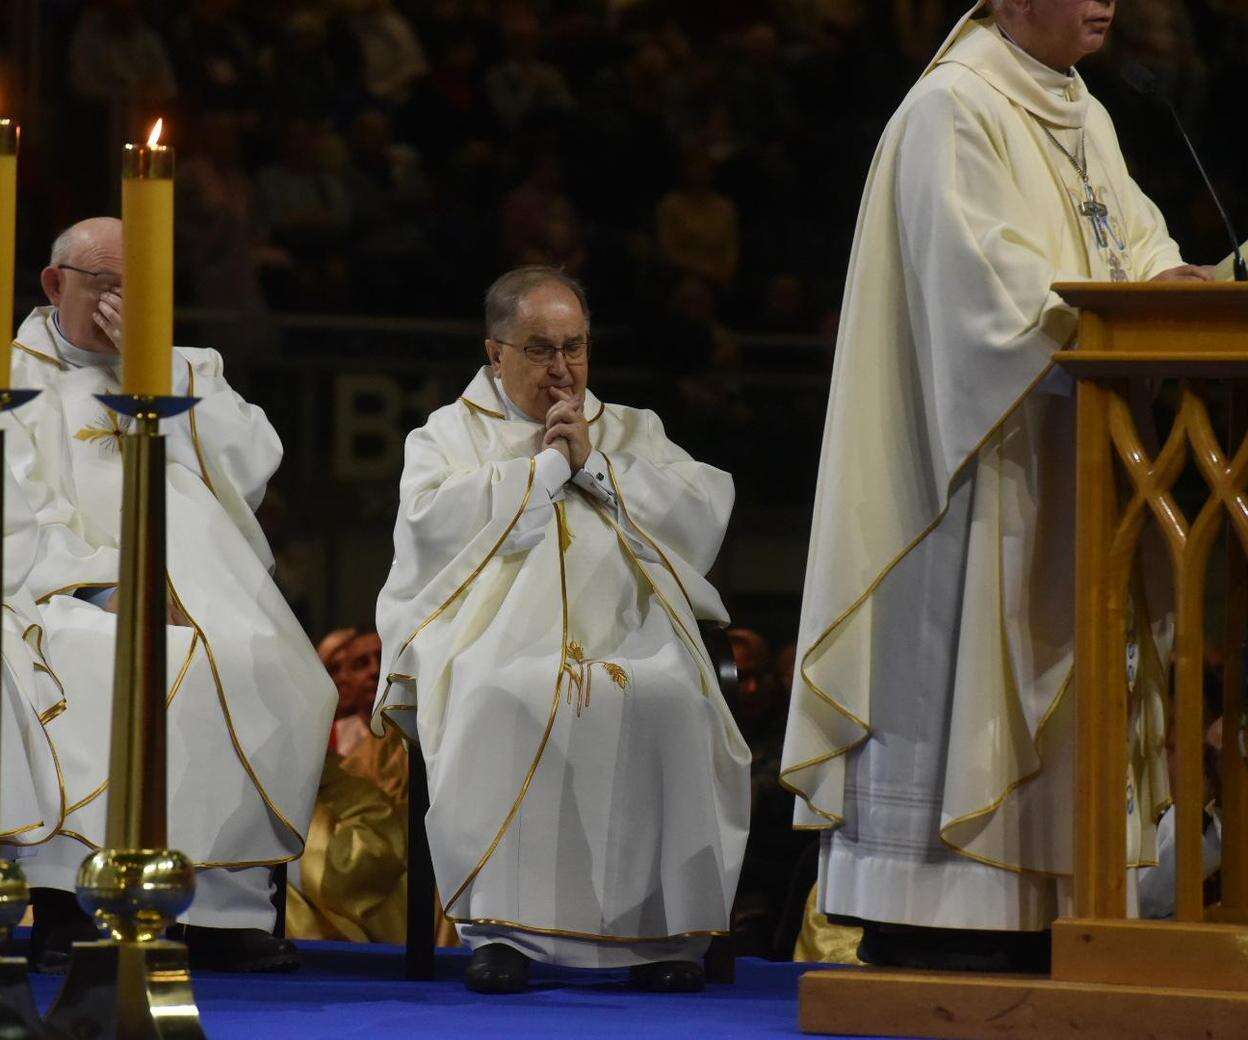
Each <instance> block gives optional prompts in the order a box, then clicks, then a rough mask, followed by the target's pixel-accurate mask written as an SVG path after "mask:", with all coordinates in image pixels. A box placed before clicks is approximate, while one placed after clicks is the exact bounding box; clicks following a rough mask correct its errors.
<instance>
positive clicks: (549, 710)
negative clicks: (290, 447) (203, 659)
mask: <svg viewBox="0 0 1248 1040" xmlns="http://www.w3.org/2000/svg"><path fill="white" fill-rule="evenodd" d="M485 311H486V315H485V324H486V335H487V337H488V338H487V339H486V341H485V351H486V357H487V359H488V362H489V363H488V364H487V365H485V366H484V367H482V369H481V370H480V371H479V372H478V373H477V374H476V376H475V377H474V378H473V379H472V382H471V383H469V385H468V387H467V389H465V390H464V392H463V395H462V396H461V397H460V398H459V400H457V401H456V402H455V403H454V404H451V405H448V406H446V407H444V408H440V409H438V410H437V411H436V412H434V413H433V414H432V415H431V416H430V417H429V421H428V422H427V423H426V424H425V425H424V426H423V427H421V428H420V429H418V430H414V431H413V432H412V433H411V434H410V435H409V437H408V440H407V455H406V463H405V466H404V470H403V478H402V482H401V484H400V488H399V513H398V520H397V522H396V524H395V534H394V540H395V559H394V563H393V565H392V567H391V571H390V575H389V578H388V579H387V581H386V584H385V588H384V589H383V590H382V592H381V596H380V599H379V600H378V604H377V627H378V630H379V631H380V633H381V636H382V643H383V658H382V660H383V664H384V668H383V672H382V680H381V685H380V689H379V691H378V698H377V703H376V707H375V714H374V720H373V722H374V726H375V727H376V728H377V729H378V730H381V729H382V728H383V726H384V724H385V723H389V724H392V725H395V726H398V727H399V728H400V729H401V730H402V731H403V733H404V734H405V735H406V736H407V737H408V738H409V739H410V740H413V741H418V742H419V745H420V748H421V750H422V751H423V753H424V756H425V763H426V766H427V769H428V778H429V797H430V809H429V813H428V816H427V817H426V827H427V829H428V835H429V845H430V848H431V850H432V853H433V864H434V871H435V873H436V875H437V882H438V889H439V891H440V892H441V893H442V896H443V899H444V901H445V909H446V914H447V917H448V918H449V919H450V920H451V921H453V922H454V923H455V924H456V925H457V926H458V928H459V934H460V937H461V939H463V941H464V942H465V943H466V944H467V945H468V946H470V947H471V948H472V950H473V955H472V961H471V964H470V965H469V968H468V974H467V983H468V986H469V988H471V989H474V990H477V991H479V992H513V991H515V990H518V989H520V988H522V987H523V986H524V985H525V983H526V979H527V974H528V967H529V962H530V960H538V961H542V962H546V963H553V964H561V965H570V966H575V967H588V968H618V967H625V966H627V967H628V968H629V969H630V975H631V977H632V980H633V982H634V984H635V985H637V986H640V987H642V988H645V989H651V990H666V991H686V990H696V989H700V988H701V987H702V984H703V974H702V967H701V964H700V958H701V957H702V955H703V953H704V951H705V950H706V948H707V946H708V944H709V942H710V937H711V936H712V935H715V934H718V933H721V932H724V931H726V930H727V928H728V923H729V921H728V915H729V911H730V909H731V907H732V901H733V893H734V891H735V890H736V886H737V877H738V874H739V872H740V868H741V857H742V852H743V850H744V847H745V838H746V832H747V829H748V821H749V783H750V769H749V767H750V752H749V749H748V748H747V747H746V745H745V742H744V741H743V740H742V738H741V735H740V733H739V732H738V730H737V728H736V725H735V724H734V722H733V720H732V716H731V715H730V713H729V711H728V707H727V705H726V704H725V703H724V700H723V698H722V697H721V696H720V693H719V688H718V685H717V680H716V674H715V670H714V669H713V667H712V664H711V661H710V660H709V658H708V656H707V651H706V648H705V647H704V646H703V644H702V641H701V638H700V636H699V633H698V620H699V619H703V618H705V619H710V620H713V621H716V622H719V623H723V622H725V621H726V616H725V612H724V606H723V603H722V602H721V601H720V598H719V595H718V593H717V592H716V591H715V589H714V588H713V587H712V586H711V584H710V583H709V582H708V581H707V580H706V578H705V577H704V575H705V574H706V573H707V571H708V570H709V568H710V567H711V564H712V563H713V562H714V560H715V557H716V554H717V553H718V551H719V546H720V541H721V539H722V538H723V534H724V527H725V525H726V524H727V522H728V515H729V512H730V511H731V508H732V501H733V486H732V479H731V477H730V476H729V475H728V474H726V473H723V472H721V471H719V470H717V469H714V468H712V467H710V466H707V465H704V464H702V463H699V462H696V461H694V460H693V459H691V458H690V457H689V456H688V455H687V454H686V453H685V452H684V451H682V450H681V449H680V448H678V447H677V446H676V445H675V444H673V443H672V442H671V441H670V440H668V439H667V437H666V436H665V434H664V432H663V424H662V423H661V422H660V421H659V418H658V416H657V415H655V414H654V413H653V412H651V411H648V410H646V409H639V408H627V407H624V406H622V405H616V404H607V403H605V402H603V401H601V400H599V399H598V398H597V397H595V396H594V394H593V393H591V392H590V391H589V390H588V388H587V383H588V381H589V355H590V341H589V309H588V307H587V305H586V300H585V293H584V291H583V290H582V288H581V287H580V285H578V284H577V283H576V282H575V281H573V280H572V279H571V278H569V277H567V276H566V275H564V274H563V273H562V272H560V271H557V270H553V269H551V268H546V267H524V268H519V269H517V270H514V271H511V272H509V273H507V274H505V275H503V276H502V277H501V278H499V279H498V281H496V282H495V283H494V285H493V286H491V287H490V290H489V292H488V294H487V296H486V301H485Z"/></svg>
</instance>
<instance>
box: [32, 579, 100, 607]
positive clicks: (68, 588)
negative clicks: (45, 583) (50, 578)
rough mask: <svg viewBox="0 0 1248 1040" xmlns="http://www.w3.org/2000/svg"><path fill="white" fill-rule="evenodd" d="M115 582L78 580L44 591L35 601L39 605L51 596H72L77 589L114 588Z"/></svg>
mask: <svg viewBox="0 0 1248 1040" xmlns="http://www.w3.org/2000/svg"><path fill="white" fill-rule="evenodd" d="M116 587H117V583H116V582H115V581H80V582H76V583H75V584H73V585H65V586H62V587H61V588H59V589H53V590H52V591H51V592H45V593H44V594H43V595H42V596H40V597H39V598H38V599H37V600H35V603H36V604H38V605H39V606H42V605H43V604H45V603H47V602H48V601H49V600H50V599H51V598H52V597H53V596H72V595H73V594H74V593H75V592H77V591H78V590H79V589H115V588H116Z"/></svg>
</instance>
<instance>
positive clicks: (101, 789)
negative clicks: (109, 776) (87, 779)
mask: <svg viewBox="0 0 1248 1040" xmlns="http://www.w3.org/2000/svg"><path fill="white" fill-rule="evenodd" d="M107 790H108V781H107V780H104V781H103V782H102V783H101V784H100V786H99V787H97V788H96V789H95V790H94V791H92V792H91V793H90V794H89V795H87V796H86V797H85V798H81V799H79V800H78V801H76V802H74V804H73V805H71V806H70V807H69V808H68V809H66V810H65V815H66V816H67V817H69V816H73V815H74V813H76V812H77V811H78V810H79V809H81V808H82V807H83V806H86V805H90V804H91V803H92V802H94V801H95V800H96V799H97V798H99V797H100V795H102V794H103V793H104V792H105V791H107Z"/></svg>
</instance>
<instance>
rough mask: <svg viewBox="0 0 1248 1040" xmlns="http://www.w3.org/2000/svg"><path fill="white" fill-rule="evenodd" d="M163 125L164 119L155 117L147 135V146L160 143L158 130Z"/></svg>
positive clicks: (153, 146)
mask: <svg viewBox="0 0 1248 1040" xmlns="http://www.w3.org/2000/svg"><path fill="white" fill-rule="evenodd" d="M164 125H165V121H164V120H163V119H157V120H156V122H155V124H153V126H152V132H151V133H150V134H148V135H147V147H148V148H155V147H156V145H157V144H159V143H160V131H161V130H162V129H163V128H164Z"/></svg>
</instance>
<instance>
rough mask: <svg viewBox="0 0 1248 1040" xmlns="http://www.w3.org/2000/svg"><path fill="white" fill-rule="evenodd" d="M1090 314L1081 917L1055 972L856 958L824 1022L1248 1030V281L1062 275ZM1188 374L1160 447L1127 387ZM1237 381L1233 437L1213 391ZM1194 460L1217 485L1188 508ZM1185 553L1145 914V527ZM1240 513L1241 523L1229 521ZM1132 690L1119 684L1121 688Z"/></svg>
mask: <svg viewBox="0 0 1248 1040" xmlns="http://www.w3.org/2000/svg"><path fill="white" fill-rule="evenodd" d="M1054 288H1055V289H1056V291H1057V292H1058V293H1060V294H1061V296H1062V297H1063V298H1064V299H1065V300H1066V301H1067V302H1068V303H1070V304H1071V305H1073V306H1075V307H1077V308H1079V310H1080V319H1079V336H1078V347H1077V348H1076V349H1072V350H1066V351H1062V352H1060V353H1059V354H1057V355H1056V357H1055V359H1054V360H1055V361H1056V362H1057V363H1058V364H1059V365H1061V366H1062V367H1063V368H1064V369H1066V371H1068V372H1069V373H1070V374H1071V375H1072V376H1074V377H1075V378H1076V379H1077V380H1078V495H1077V498H1078V503H1077V507H1076V508H1077V550H1076V561H1075V567H1076V588H1077V593H1076V595H1077V597H1078V601H1077V603H1076V605H1075V690H1076V696H1077V698H1078V700H1077V710H1078V731H1077V738H1076V739H1077V754H1076V763H1077V764H1076V777H1075V842H1074V846H1075V864H1074V870H1075V874H1074V886H1073V887H1074V901H1075V916H1074V917H1073V918H1064V919H1062V920H1059V921H1057V922H1055V923H1054V925H1053V965H1052V974H1051V975H1050V976H1049V977H1036V976H1010V975H974V974H955V973H938V972H912V971H901V970H893V969H870V968H865V969H864V968H844V969H839V970H829V971H818V972H811V973H809V974H807V975H805V976H803V977H802V980H801V1011H800V1018H801V1026H802V1029H803V1030H804V1031H805V1032H808V1033H830V1034H841V1035H850V1036H853V1035H863V1036H905V1037H933V1038H935V1037H939V1038H945V1037H956V1038H980V1037H1028V1038H1036V1040H1040V1038H1059V1037H1063V1038H1064V1037H1070V1036H1087V1037H1096V1038H1097V1040H1119V1038H1127V1037H1132V1038H1135V1037H1139V1038H1145V1037H1148V1038H1167V1037H1174V1038H1182V1040H1186V1038H1194V1037H1200V1038H1202V1040H1222V1038H1228V1040H1229V1038H1232V1037H1234V1038H1242V1037H1248V762H1246V758H1248V747H1246V746H1245V737H1244V731H1245V727H1248V701H1246V696H1245V674H1244V663H1245V662H1244V658H1245V653H1246V652H1248V641H1246V637H1248V563H1246V562H1245V561H1246V560H1248V285H1243V284H1234V283H1215V284H1207V283H1189V282H1170V283H1151V282H1150V283H1138V284H1109V283H1095V282H1082V283H1070V284H1062V285H1057V286H1055V287H1054ZM1161 379H1173V380H1178V381H1179V387H1180V404H1179V408H1178V412H1177V415H1176V417H1175V421H1174V424H1173V426H1172V428H1171V429H1170V431H1169V435H1168V437H1167V438H1166V440H1165V443H1164V445H1162V446H1161V447H1160V449H1159V450H1155V451H1150V450H1149V447H1148V446H1147V445H1146V441H1145V438H1144V437H1142V436H1141V434H1140V431H1139V430H1137V429H1136V424H1135V421H1134V419H1133V416H1132V411H1131V407H1130V405H1129V403H1128V392H1129V388H1130V387H1131V385H1132V384H1133V383H1135V382H1138V381H1142V380H1151V381H1157V380H1161ZM1215 390H1216V391H1227V392H1228V393H1227V395H1226V396H1227V398H1228V399H1229V401H1230V408H1229V422H1228V424H1227V427H1228V428H1227V429H1225V430H1224V431H1223V435H1222V436H1219V434H1218V432H1215V429H1214V426H1213V423H1212V421H1211V419H1210V411H1209V406H1208V401H1209V397H1210V394H1211V391H1215ZM1189 467H1191V468H1194V469H1195V470H1196V471H1197V472H1198V473H1199V475H1200V477H1201V479H1202V480H1203V482H1204V485H1205V487H1206V488H1207V489H1208V491H1207V495H1206V497H1205V500H1204V502H1203V504H1202V505H1201V506H1199V507H1198V508H1197V509H1195V510H1194V511H1192V510H1191V509H1189V512H1191V513H1192V515H1184V513H1183V511H1182V510H1181V509H1180V508H1179V505H1178V504H1177V502H1176V499H1175V495H1174V487H1175V484H1176V482H1177V481H1178V479H1179V477H1180V476H1181V475H1183V473H1184V472H1185V471H1186V470H1188V469H1189ZM1150 521H1151V522H1152V523H1154V524H1155V525H1156V528H1157V530H1158V531H1159V532H1160V534H1161V536H1162V540H1163V541H1164V543H1165V545H1166V547H1167V549H1168V550H1169V553H1168V556H1169V562H1170V566H1171V569H1172V584H1173V591H1174V609H1175V619H1174V620H1175V642H1174V654H1173V668H1174V698H1173V700H1174V714H1173V721H1172V723H1171V725H1172V727H1173V736H1174V742H1175V748H1176V758H1177V767H1176V769H1175V781H1174V784H1173V787H1174V790H1173V791H1172V794H1173V797H1174V802H1175V812H1176V838H1177V850H1178V878H1177V891H1176V898H1177V901H1176V906H1177V913H1176V918H1175V920H1172V921H1141V920H1129V919H1127V917H1126V908H1127V887H1126V885H1127V859H1126V851H1127V850H1126V837H1125V836H1126V817H1127V809H1126V792H1125V784H1126V776H1127V670H1126V639H1127V615H1128V611H1129V606H1130V603H1129V599H1130V597H1129V584H1130V579H1131V573H1132V569H1133V566H1134V563H1135V560H1136V557H1137V550H1138V547H1139V543H1140V537H1141V534H1142V533H1143V531H1144V529H1145V527H1146V525H1147V524H1148V523H1149V522H1150ZM1228 525H1229V528H1228ZM1224 531H1227V537H1226V539H1225V545H1226V549H1225V551H1226V553H1227V561H1226V565H1227V584H1226V604H1225V617H1226V625H1225V631H1226V636H1225V672H1224V688H1223V710H1224V718H1223V743H1224V746H1223V753H1222V775H1221V784H1222V811H1223V854H1222V857H1223V858H1222V901H1221V905H1220V906H1216V907H1210V908H1208V909H1206V907H1205V901H1204V885H1203V882H1204V878H1203V870H1202V862H1201V855H1202V834H1203V829H1204V828H1203V825H1202V817H1203V812H1204V808H1205V780H1204V734H1205V724H1204V694H1203V683H1204V648H1205V636H1206V628H1205V604H1206V592H1207V581H1206V575H1207V572H1208V569H1209V561H1210V558H1211V556H1212V554H1213V552H1214V550H1215V549H1217V548H1219V546H1220V545H1221V544H1222V540H1221V535H1222V534H1223V532H1224ZM1115 691H1117V692H1115Z"/></svg>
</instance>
